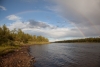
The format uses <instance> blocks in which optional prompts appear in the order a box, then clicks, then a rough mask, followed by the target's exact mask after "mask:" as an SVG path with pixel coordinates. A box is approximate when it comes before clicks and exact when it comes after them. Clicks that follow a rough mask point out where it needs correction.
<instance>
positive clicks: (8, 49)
mask: <svg viewBox="0 0 100 67" xmlns="http://www.w3.org/2000/svg"><path fill="white" fill-rule="evenodd" d="M19 48H20V46H18V45H17V46H0V56H2V55H5V54H8V53H11V52H14V50H15V49H19Z"/></svg>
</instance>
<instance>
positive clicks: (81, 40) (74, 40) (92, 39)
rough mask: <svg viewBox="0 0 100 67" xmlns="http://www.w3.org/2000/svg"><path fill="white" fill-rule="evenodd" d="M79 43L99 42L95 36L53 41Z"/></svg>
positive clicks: (99, 38)
mask: <svg viewBox="0 0 100 67" xmlns="http://www.w3.org/2000/svg"><path fill="white" fill-rule="evenodd" d="M78 42H79V43H80V42H89V43H92V42H95V43H100V37H96V38H84V39H73V40H63V41H56V42H55V43H78Z"/></svg>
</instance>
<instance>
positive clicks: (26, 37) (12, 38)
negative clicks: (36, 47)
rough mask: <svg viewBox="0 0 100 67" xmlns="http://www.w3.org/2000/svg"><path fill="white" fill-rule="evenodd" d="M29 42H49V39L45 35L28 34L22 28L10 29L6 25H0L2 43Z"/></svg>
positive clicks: (0, 40)
mask: <svg viewBox="0 0 100 67" xmlns="http://www.w3.org/2000/svg"><path fill="white" fill-rule="evenodd" d="M29 42H32V43H33V44H34V43H35V44H36V43H42V42H43V43H47V42H49V40H48V39H47V38H45V37H43V36H36V35H33V36H32V35H30V34H26V33H24V32H23V31H22V30H21V29H18V30H16V29H13V30H11V31H10V30H9V29H8V28H7V27H6V25H3V26H1V27H0V45H15V44H25V43H29ZM32 43H31V44H32Z"/></svg>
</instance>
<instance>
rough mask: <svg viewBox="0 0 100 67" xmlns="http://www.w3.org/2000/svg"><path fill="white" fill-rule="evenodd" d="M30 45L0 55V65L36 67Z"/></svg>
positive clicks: (7, 66) (5, 66) (3, 66)
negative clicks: (30, 52)
mask: <svg viewBox="0 0 100 67" xmlns="http://www.w3.org/2000/svg"><path fill="white" fill-rule="evenodd" d="M28 49H29V46H22V47H21V48H20V49H16V50H15V51H14V52H11V53H8V54H6V55H4V56H1V57H0V67H34V66H33V64H34V62H35V60H34V57H32V56H30V55H29V50H28Z"/></svg>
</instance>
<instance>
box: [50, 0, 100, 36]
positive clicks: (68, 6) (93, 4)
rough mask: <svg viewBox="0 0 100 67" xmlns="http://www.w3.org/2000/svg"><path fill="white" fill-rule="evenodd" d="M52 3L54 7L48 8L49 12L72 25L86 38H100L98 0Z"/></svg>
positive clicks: (67, 0) (65, 0) (72, 0)
mask: <svg viewBox="0 0 100 67" xmlns="http://www.w3.org/2000/svg"><path fill="white" fill-rule="evenodd" d="M52 2H53V3H55V5H53V6H52V7H49V10H52V11H54V12H56V13H58V14H59V15H61V16H62V17H64V18H65V19H66V20H68V21H69V22H70V23H73V24H74V25H75V26H76V27H78V29H80V30H81V31H82V32H83V33H84V34H85V35H86V36H87V35H88V36H95V35H96V36H100V30H99V29H100V0H63V1H62V0H52ZM90 32H91V33H90ZM94 34H95V35H94Z"/></svg>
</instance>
